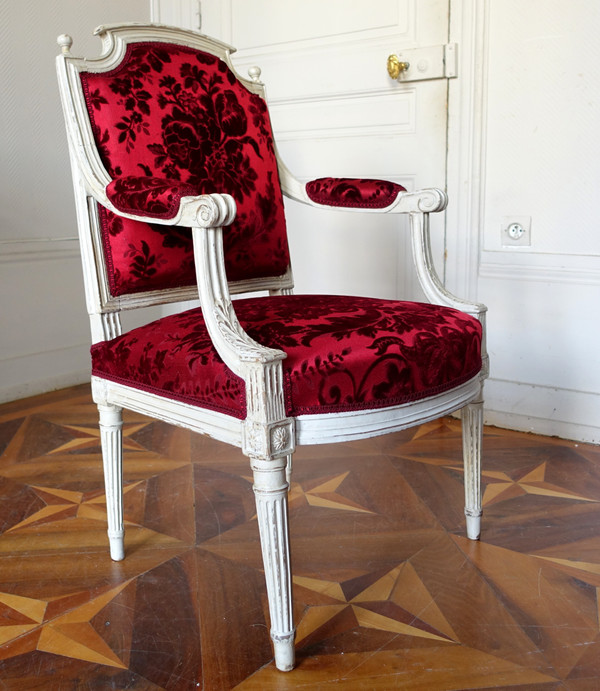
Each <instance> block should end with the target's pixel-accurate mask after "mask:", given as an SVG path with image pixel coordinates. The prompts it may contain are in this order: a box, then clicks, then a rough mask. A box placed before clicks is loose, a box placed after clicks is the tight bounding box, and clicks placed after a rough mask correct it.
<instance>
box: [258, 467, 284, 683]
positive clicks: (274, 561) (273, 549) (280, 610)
mask: <svg viewBox="0 0 600 691" xmlns="http://www.w3.org/2000/svg"><path fill="white" fill-rule="evenodd" d="M250 461H251V464H252V469H253V471H254V493H255V498H256V511H257V516H258V527H259V531H260V543H261V548H262V556H263V564H264V569H265V579H266V582H267V597H268V600H269V614H270V616H271V639H272V641H273V648H274V653H275V664H276V665H277V668H278V669H279V670H281V671H283V672H288V671H290V670H291V669H292V668H293V667H294V661H295V652H294V637H295V629H294V621H293V613H292V575H291V568H290V546H289V529H288V501H287V493H288V483H287V480H286V466H287V463H286V458H285V457H281V458H277V459H274V460H271V461H265V460H259V459H253V458H251V459H250Z"/></svg>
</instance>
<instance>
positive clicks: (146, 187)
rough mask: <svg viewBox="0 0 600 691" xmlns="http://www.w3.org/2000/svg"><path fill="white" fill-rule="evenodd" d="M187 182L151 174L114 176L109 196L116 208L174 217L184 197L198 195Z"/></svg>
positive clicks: (145, 215)
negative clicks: (151, 175) (149, 175)
mask: <svg viewBox="0 0 600 691" xmlns="http://www.w3.org/2000/svg"><path fill="white" fill-rule="evenodd" d="M196 194H197V191H196V190H195V189H194V187H192V186H191V185H188V184H186V183H182V182H178V181H173V180H166V179H164V178H157V177H148V176H133V175H130V176H127V177H122V178H115V179H113V180H111V181H110V182H109V184H108V185H107V186H106V196H107V197H108V199H109V200H110V202H111V203H112V205H113V206H114V207H115V209H116V210H117V211H120V212H122V213H126V214H134V215H135V216H143V217H147V218H148V219H151V220H154V219H163V220H167V219H173V218H175V217H176V216H177V212H178V211H179V207H180V206H181V199H182V197H190V196H196Z"/></svg>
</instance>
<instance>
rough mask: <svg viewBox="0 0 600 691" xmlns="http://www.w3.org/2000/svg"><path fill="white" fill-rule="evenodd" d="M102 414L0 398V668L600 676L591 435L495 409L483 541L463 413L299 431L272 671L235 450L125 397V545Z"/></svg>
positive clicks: (303, 679)
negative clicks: (114, 505) (116, 519)
mask: <svg viewBox="0 0 600 691" xmlns="http://www.w3.org/2000/svg"><path fill="white" fill-rule="evenodd" d="M96 420H97V414H96V410H95V406H94V405H93V403H92V402H91V399H90V395H89V389H88V387H85V386H82V387H74V388H72V389H69V390H65V391H64V392H57V393H55V394H48V395H46V396H41V397H36V398H35V399H30V401H24V402H17V403H14V404H6V405H4V406H0V454H1V455H0V490H1V491H0V688H10V689H28V688H43V689H63V688H98V689H104V688H114V689H124V688H132V689H152V690H154V689H176V690H179V689H181V690H185V689H198V688H204V689H210V690H218V689H232V688H240V689H275V688H329V687H330V686H335V687H341V688H348V689H391V688H410V689H428V690H429V689H444V690H448V689H467V688H468V689H478V688H491V687H493V688H510V687H513V686H514V687H520V688H527V689H558V688H567V689H592V688H600V685H599V684H600V624H599V621H600V604H599V603H600V450H599V449H598V447H593V446H589V445H583V444H575V443H572V442H566V441H561V440H557V439H549V438H543V437H535V436H533V435H527V434H519V433H513V432H508V431H503V430H498V429H492V428H486V435H485V442H484V461H483V466H484V467H483V503H484V521H483V533H482V539H481V541H480V542H477V543H475V542H472V541H469V540H467V539H466V537H465V536H464V532H463V523H464V517H463V514H462V505H463V497H462V492H463V489H462V461H461V446H460V423H459V422H458V421H457V420H455V419H452V418H445V419H442V420H439V421H435V422H431V423H428V424H426V425H423V426H421V427H419V428H416V429H412V430H407V431H405V432H402V433H398V434H394V435H390V436H387V437H381V438H377V439H373V440H365V441H361V442H353V443H346V444H336V445H332V446H328V445H323V446H313V447H306V448H300V449H299V450H298V451H297V452H296V454H295V458H294V475H293V482H292V486H291V488H290V494H289V504H290V530H291V545H292V559H293V567H294V581H293V582H294V609H295V616H296V622H297V639H296V648H297V655H298V665H297V668H296V669H295V670H294V671H293V672H292V673H290V674H288V675H283V676H282V674H281V673H279V672H277V671H276V670H275V668H274V665H273V663H272V662H270V660H271V648H270V642H269V637H268V612H267V605H266V598H265V588H264V581H263V573H262V569H261V556H260V546H259V543H258V534H257V522H256V515H255V508H254V497H253V493H252V480H251V476H250V474H249V470H248V464H247V460H246V459H245V458H244V457H243V456H242V454H241V453H240V452H239V451H238V450H236V449H232V448H229V447H227V446H225V445H222V444H219V443H217V442H214V441H212V440H210V439H207V438H203V437H199V436H196V435H193V434H191V433H189V432H186V431H184V430H181V429H176V428H173V427H170V426H168V425H166V424H164V423H160V422H156V421H153V420H150V419H148V418H145V417H143V416H140V415H136V414H131V413H126V415H125V420H126V424H125V429H124V436H125V464H124V467H125V469H124V475H125V520H126V530H127V533H126V559H125V560H124V561H123V562H121V563H115V562H112V561H111V560H110V558H109V556H108V547H107V540H106V532H105V531H106V511H105V497H104V490H103V485H102V464H101V457H100V448H99V436H98V429H97V424H96ZM3 685H4V686H3Z"/></svg>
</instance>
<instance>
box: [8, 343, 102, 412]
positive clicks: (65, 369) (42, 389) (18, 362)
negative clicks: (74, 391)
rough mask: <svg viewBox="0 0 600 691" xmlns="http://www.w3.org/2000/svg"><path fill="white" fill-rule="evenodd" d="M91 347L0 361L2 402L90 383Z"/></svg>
mask: <svg viewBox="0 0 600 691" xmlns="http://www.w3.org/2000/svg"><path fill="white" fill-rule="evenodd" d="M89 359H90V358H89V347H88V346H87V344H84V345H74V346H70V347H66V348H60V349H55V350H47V351H44V352H39V353H24V354H23V355H20V356H13V357H9V358H5V359H2V360H0V403H7V402H8V401H17V400H19V399H21V398H27V397H28V396H35V395H37V394H41V393H47V392H48V391H55V390H57V389H63V388H66V387H67V386H74V385H76V384H83V383H84V382H86V381H89V380H90V364H89Z"/></svg>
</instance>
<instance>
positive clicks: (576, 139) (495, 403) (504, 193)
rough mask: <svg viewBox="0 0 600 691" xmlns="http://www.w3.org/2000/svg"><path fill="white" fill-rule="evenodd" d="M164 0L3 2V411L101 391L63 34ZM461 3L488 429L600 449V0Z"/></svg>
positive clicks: (160, 6) (451, 233) (458, 273)
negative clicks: (78, 212) (49, 397)
mask: <svg viewBox="0 0 600 691" xmlns="http://www.w3.org/2000/svg"><path fill="white" fill-rule="evenodd" d="M355 1H357V2H358V1H359V0H355ZM360 1H363V0H360ZM148 5H149V3H148V2H147V0H134V1H130V2H127V3H122V2H119V0H110V2H107V1H106V0H102V1H101V0H86V1H85V2H83V1H82V0H63V1H62V2H61V3H59V4H58V5H57V4H49V3H36V5H35V9H34V8H33V4H32V3H21V2H18V3H17V2H15V3H2V4H1V5H0V31H1V32H2V37H1V38H2V40H1V42H0V51H1V55H2V67H3V109H2V110H1V111H0V118H1V120H0V140H1V151H2V156H1V157H0V166H2V185H1V186H0V195H1V198H0V202H1V203H0V294H1V295H2V297H3V298H4V299H3V303H2V317H1V320H2V329H0V400H9V399H11V398H18V397H20V396H23V395H26V394H28V393H34V392H37V391H41V390H44V389H49V388H52V387H53V386H61V385H67V384H69V383H73V382H75V381H79V380H83V379H84V378H85V377H87V370H88V367H89V365H88V355H87V350H88V343H89V336H88V332H87V324H86V319H85V314H84V311H85V310H84V301H83V296H82V294H81V280H80V275H79V273H80V270H79V265H78V261H79V260H78V258H77V246H76V242H75V240H74V237H75V232H76V231H75V226H74V218H75V216H74V211H73V202H72V198H71V191H70V180H69V175H70V173H69V170H68V165H67V160H68V159H67V153H66V144H65V140H64V134H63V129H62V128H63V126H62V122H61V116H60V111H59V105H58V97H57V92H56V85H55V78H54V67H53V56H54V55H55V54H56V50H55V44H54V39H55V36H56V35H57V34H58V33H62V32H63V31H67V32H70V33H72V34H73V35H74V36H75V38H76V43H75V51H77V50H78V48H81V47H82V46H84V47H85V51H87V52H88V53H90V52H91V53H96V48H95V44H94V41H95V39H91V38H89V34H90V29H91V27H93V26H95V25H96V24H97V23H100V22H106V21H112V20H115V21H117V20H119V21H120V20H123V19H141V20H145V19H148V15H149V7H148ZM150 5H151V7H152V11H153V16H154V18H156V19H160V20H162V21H165V22H173V23H178V22H181V23H182V24H185V25H187V26H191V27H193V26H197V21H198V2H197V0H169V1H167V0H151V3H150ZM451 6H452V15H451V16H452V32H451V33H452V34H453V35H452V36H451V38H452V39H453V40H457V41H458V42H459V55H460V56H461V66H460V76H459V79H458V80H453V81H452V82H451V94H450V137H449V140H450V151H449V161H448V163H449V181H448V184H449V191H450V193H451V202H450V207H449V210H448V253H449V256H448V265H447V268H448V281H449V286H450V287H451V288H453V289H455V290H456V291H457V292H458V293H459V294H461V293H464V294H468V295H470V296H473V297H474V296H475V295H477V297H478V298H479V299H481V300H482V301H484V302H486V303H487V304H488V306H489V308H490V312H489V336H490V339H489V340H490V344H489V345H490V353H491V358H492V360H491V362H492V376H491V379H490V381H489V382H488V384H487V387H486V408H487V419H488V421H489V422H492V423H495V424H499V425H504V426H509V427H516V428H518V429H532V430H535V431H538V432H541V433H546V434H556V435H559V436H566V437H572V438H579V439H585V440H593V441H599V440H600V428H599V424H600V423H599V421H600V367H599V360H600V358H599V357H598V355H597V353H596V343H597V342H598V341H599V340H600V332H599V329H600V326H599V320H598V319H597V314H598V307H597V305H598V304H599V302H600V301H599V298H600V294H599V293H600V232H599V231H598V228H597V226H598V223H597V221H596V211H595V197H596V189H595V188H596V185H597V181H598V180H599V179H600V176H599V173H600V170H599V167H600V150H599V149H600V139H599V137H598V134H597V131H596V123H597V122H599V121H600V119H599V117H598V115H599V113H598V109H599V108H600V78H599V77H600V74H599V72H600V60H599V58H600V54H599V53H600V49H599V47H598V46H599V44H598V42H597V40H596V37H597V36H598V35H599V34H600V6H596V5H595V4H594V3H590V2H586V0H572V1H571V2H569V3H564V2H559V0H528V2H527V3H523V2H518V1H517V0H452V3H451ZM202 9H203V12H204V8H202ZM206 19H207V20H208V19H210V17H209V16H208V15H207V16H206ZM92 46H93V47H92ZM24 48H25V49H27V51H28V53H24V52H23V49H24ZM511 216H517V217H521V216H524V217H531V219H532V221H531V246H530V247H525V248H522V247H516V248H515V247H512V248H507V247H503V246H502V242H501V237H502V236H501V227H502V222H503V219H504V218H505V217H511Z"/></svg>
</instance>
